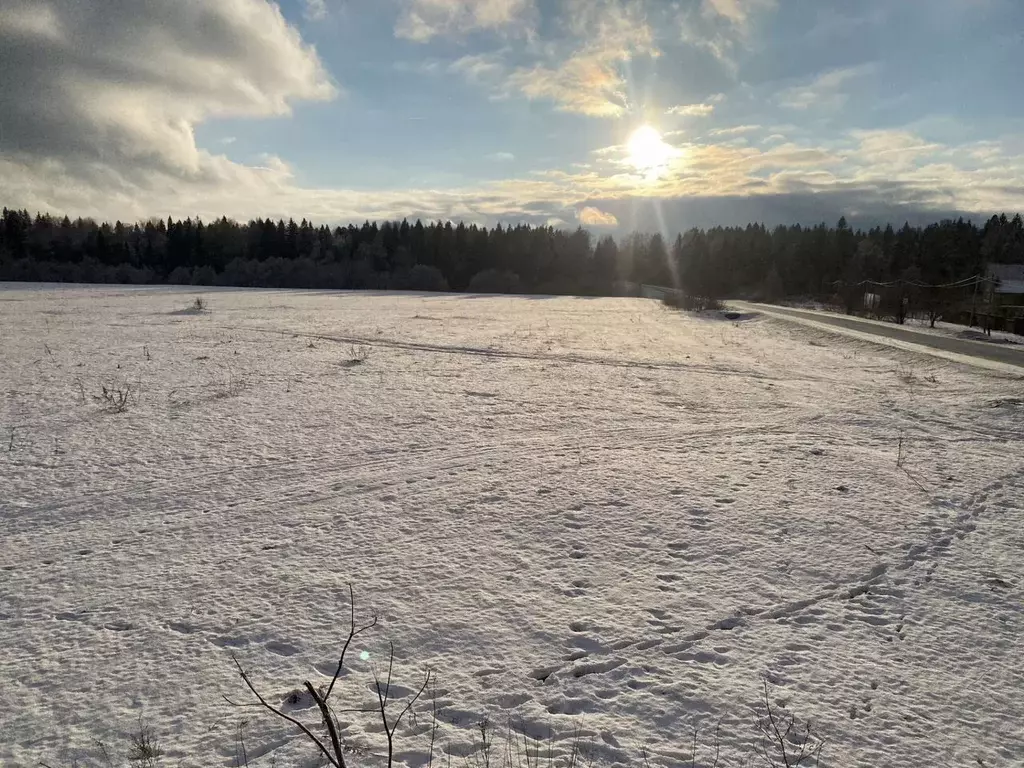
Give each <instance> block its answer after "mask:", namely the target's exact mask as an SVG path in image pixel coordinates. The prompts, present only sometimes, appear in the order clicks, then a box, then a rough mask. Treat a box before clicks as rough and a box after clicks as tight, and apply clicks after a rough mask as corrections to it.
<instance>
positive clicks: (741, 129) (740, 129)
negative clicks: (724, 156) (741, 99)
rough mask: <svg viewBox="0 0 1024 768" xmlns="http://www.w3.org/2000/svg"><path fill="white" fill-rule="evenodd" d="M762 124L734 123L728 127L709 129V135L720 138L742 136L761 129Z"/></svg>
mask: <svg viewBox="0 0 1024 768" xmlns="http://www.w3.org/2000/svg"><path fill="white" fill-rule="evenodd" d="M760 130H761V126H760V125H733V126H730V127H728V128H716V129H715V130H713V131H708V136H714V137H716V138H720V137H722V136H742V135H743V134H745V133H754V132H755V131H760Z"/></svg>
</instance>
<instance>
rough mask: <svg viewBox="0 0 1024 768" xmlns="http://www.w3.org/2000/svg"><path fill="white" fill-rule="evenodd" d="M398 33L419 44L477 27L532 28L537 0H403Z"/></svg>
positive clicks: (473, 29)
mask: <svg viewBox="0 0 1024 768" xmlns="http://www.w3.org/2000/svg"><path fill="white" fill-rule="evenodd" d="M402 4H403V8H402V12H401V14H400V15H399V17H398V21H397V23H396V24H395V36H396V37H402V38H405V39H407V40H413V41H415V42H418V43H426V42H428V41H430V40H432V39H433V38H435V37H440V36H455V35H464V34H466V33H468V32H473V31H476V30H484V31H491V32H494V31H507V32H526V31H528V30H529V29H530V28H531V26H532V24H533V20H534V17H535V10H536V9H535V7H534V2H533V0H402Z"/></svg>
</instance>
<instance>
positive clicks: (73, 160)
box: [0, 0, 337, 183]
mask: <svg viewBox="0 0 1024 768" xmlns="http://www.w3.org/2000/svg"><path fill="white" fill-rule="evenodd" d="M5 2H6V3H7V6H6V8H5V9H4V14H3V15H2V16H0V49H2V50H3V51H4V54H5V57H4V58H5V65H6V71H5V73H4V79H5V87H4V88H3V89H0V115H3V133H2V136H0V156H3V157H6V158H7V159H8V160H10V161H12V162H16V163H17V164H19V165H24V166H27V167H30V168H31V167H32V166H33V165H36V164H46V165H47V166H48V167H53V166H57V165H59V166H60V167H61V168H63V169H64V173H65V174H67V175H68V176H75V175H77V176H79V177H94V178H99V179H104V180H109V179H111V178H114V179H118V180H127V181H128V182H130V183H135V182H138V181H139V180H141V179H151V174H152V173H155V172H158V173H161V174H169V175H171V176H175V175H177V176H181V177H186V178H189V179H203V178H207V177H214V176H216V175H217V174H218V173H220V170H219V169H218V167H217V166H216V163H213V162H212V161H211V158H210V156H209V155H208V153H205V152H203V151H201V150H200V149H199V148H197V146H196V143H195V137H194V135H193V129H194V126H195V125H196V124H197V123H199V122H201V121H203V120H204V119H207V118H210V117H229V116H246V117H253V116H265V115H283V114H288V113H289V112H290V110H291V104H292V102H294V101H298V100H324V99H330V98H332V97H334V96H335V94H336V93H337V89H336V87H335V86H334V85H333V84H332V83H331V81H330V79H329V78H328V76H327V74H326V72H325V71H324V68H323V66H322V64H321V62H320V59H319V57H318V56H317V54H316V51H315V50H314V49H313V48H312V47H310V46H308V45H305V44H304V43H303V41H302V40H301V38H300V37H299V34H298V32H297V31H296V30H295V29H294V28H293V27H291V26H290V25H288V23H287V22H286V21H285V19H284V17H283V16H282V15H281V12H280V10H279V9H278V8H277V6H276V5H273V4H271V3H269V2H266V0H219V2H217V3H207V2H205V1H204V0H178V2H175V3H173V4H167V3H164V2H162V0H52V1H51V2H50V3H49V4H48V5H47V6H46V7H47V8H48V9H49V16H50V18H49V22H50V23H51V24H52V28H53V29H56V30H60V29H74V34H73V35H71V34H68V35H56V36H54V35H50V36H45V37H38V36H35V37H31V38H26V37H25V34H24V24H21V25H20V26H19V24H18V23H17V21H16V20H17V19H19V18H20V19H24V18H30V19H31V18H33V16H34V15H38V13H37V11H38V8H39V6H38V5H37V3H36V0H31V2H27V1H26V0H5ZM128 6H130V9H129V7H128ZM12 20H14V21H12ZM33 25H35V22H33Z"/></svg>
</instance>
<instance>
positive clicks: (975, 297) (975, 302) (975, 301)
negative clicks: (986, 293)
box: [969, 275, 981, 328]
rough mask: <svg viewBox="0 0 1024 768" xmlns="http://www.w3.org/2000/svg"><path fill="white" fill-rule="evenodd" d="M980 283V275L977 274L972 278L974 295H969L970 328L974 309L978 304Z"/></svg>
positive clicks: (972, 323) (972, 324)
mask: <svg viewBox="0 0 1024 768" xmlns="http://www.w3.org/2000/svg"><path fill="white" fill-rule="evenodd" d="M980 283H981V275H977V276H975V278H974V295H972V296H971V324H970V326H969V327H970V328H973V327H974V311H975V309H976V308H977V306H978V285H979V284H980Z"/></svg>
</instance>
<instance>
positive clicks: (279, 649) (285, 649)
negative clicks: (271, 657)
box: [264, 640, 301, 656]
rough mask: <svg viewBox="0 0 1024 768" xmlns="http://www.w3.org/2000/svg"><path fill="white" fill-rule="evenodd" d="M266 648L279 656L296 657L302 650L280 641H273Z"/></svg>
mask: <svg viewBox="0 0 1024 768" xmlns="http://www.w3.org/2000/svg"><path fill="white" fill-rule="evenodd" d="M264 648H266V649H267V650H268V651H270V652H271V653H275V654H277V655H278V656H294V655H295V654H297V653H298V652H299V651H300V650H301V649H299V648H297V647H296V646H294V645H292V644H291V643H285V642H281V641H280V640H271V641H270V642H269V643H267V644H266V645H265V646H264Z"/></svg>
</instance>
